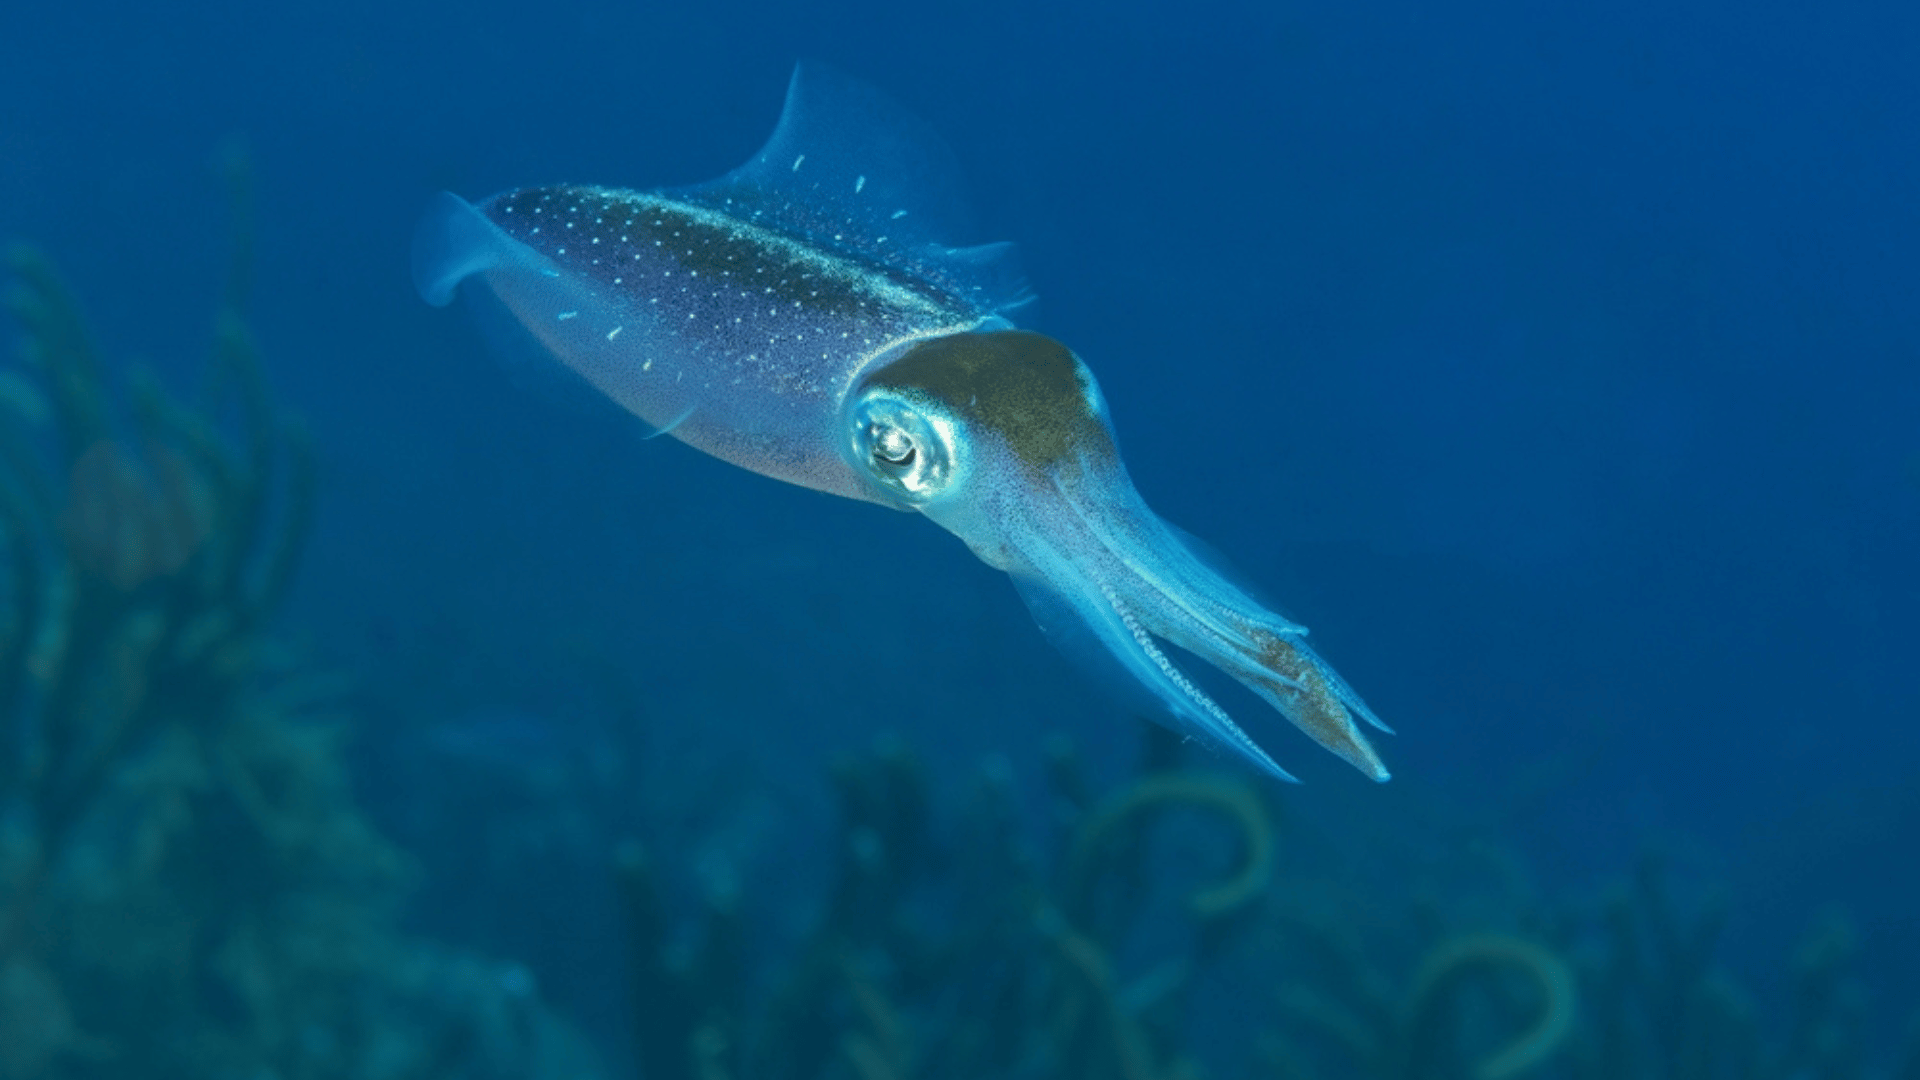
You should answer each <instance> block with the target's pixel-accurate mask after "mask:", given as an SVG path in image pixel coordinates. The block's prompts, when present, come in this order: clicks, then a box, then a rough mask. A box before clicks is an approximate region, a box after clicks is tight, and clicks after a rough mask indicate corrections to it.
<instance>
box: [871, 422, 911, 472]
mask: <svg viewBox="0 0 1920 1080" xmlns="http://www.w3.org/2000/svg"><path fill="white" fill-rule="evenodd" d="M916 453H918V449H917V448H916V447H915V446H914V445H913V440H912V439H911V438H909V437H907V435H906V434H905V433H903V432H901V431H898V430H894V431H888V432H886V433H884V434H882V435H881V436H880V437H879V438H878V439H877V440H875V441H874V446H873V456H874V457H876V458H879V459H880V460H881V461H884V462H886V463H887V464H889V465H901V466H904V465H909V464H912V462H913V457H914V454H916Z"/></svg>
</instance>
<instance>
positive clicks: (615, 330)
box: [607, 326, 626, 341]
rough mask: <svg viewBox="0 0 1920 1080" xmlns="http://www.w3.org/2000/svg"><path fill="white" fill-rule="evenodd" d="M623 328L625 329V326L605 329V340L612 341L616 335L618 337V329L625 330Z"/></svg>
mask: <svg viewBox="0 0 1920 1080" xmlns="http://www.w3.org/2000/svg"><path fill="white" fill-rule="evenodd" d="M625 329H626V327H624V326H616V327H614V328H613V329H611V330H609V331H607V340H608V341H612V340H613V339H614V338H617V337H619V336H620V331H622V330H625Z"/></svg>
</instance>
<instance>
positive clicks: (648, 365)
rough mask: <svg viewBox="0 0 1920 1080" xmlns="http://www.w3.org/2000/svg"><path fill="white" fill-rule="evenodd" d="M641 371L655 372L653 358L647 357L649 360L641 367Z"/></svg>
mask: <svg viewBox="0 0 1920 1080" xmlns="http://www.w3.org/2000/svg"><path fill="white" fill-rule="evenodd" d="M640 370H641V371H652V370H653V357H651V356H649V357H647V359H646V362H645V363H643V364H641V365H640Z"/></svg>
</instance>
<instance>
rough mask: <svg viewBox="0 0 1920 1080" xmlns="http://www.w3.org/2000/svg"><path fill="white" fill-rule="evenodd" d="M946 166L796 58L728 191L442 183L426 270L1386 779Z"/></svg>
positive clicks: (634, 394) (819, 484)
mask: <svg viewBox="0 0 1920 1080" xmlns="http://www.w3.org/2000/svg"><path fill="white" fill-rule="evenodd" d="M953 175H954V170H953V168H952V162H951V161H950V160H949V156H948V154H947V152H946V151H945V149H944V147H943V146H942V145H941V144H940V143H939V141H938V140H937V139H936V138H934V137H933V136H931V135H930V134H928V133H927V132H926V131H925V129H924V128H923V127H922V126H921V125H920V124H919V122H918V121H916V120H914V119H913V118H912V117H909V116H907V115H905V114H903V113H901V112H899V111H898V110H897V109H896V108H895V107H894V106H892V105H891V104H889V103H888V102H886V100H885V99H883V98H881V97H880V96H879V95H877V94H875V93H874V92H873V91H871V90H869V89H867V88H865V87H864V86H862V85H860V84H858V83H856V82H854V81H852V80H850V79H847V78H846V77H844V76H840V75H837V74H835V73H833V72H831V71H822V70H818V69H813V68H806V67H803V68H802V69H800V70H798V71H796V72H795V73H794V78H793V83H792V86H791V88H790V89H789V92H788V97H787V107H786V110H785V112H784V113H783V115H782V117H781V120H780V125H779V127H778V128H777V129H776V130H775V132H774V135H773V138H772V139H771V140H769V142H768V143H767V145H766V147H765V148H763V149H762V150H761V152H760V153H759V154H758V155H756V156H755V157H754V159H753V160H752V161H749V162H748V163H747V164H746V165H744V166H742V167H741V168H739V169H736V170H734V171H733V172H732V173H729V174H728V175H727V176H725V177H722V178H721V179H719V180H716V181H713V182H711V183H708V184H702V185H698V186H696V187H691V188H682V189H671V190H665V191H657V192H639V191H627V190H621V189H612V188H600V187H547V188H527V189H521V190H518V191H510V192H507V193H504V194H501V195H496V196H494V197H492V198H490V199H487V200H485V201H484V202H482V203H480V204H479V205H478V206H473V205H470V204H468V203H466V202H465V201H463V200H461V199H459V198H458V197H456V196H453V195H441V196H440V197H439V198H438V200H437V201H436V202H435V204H434V205H433V207H432V208H431V210H430V211H429V213H428V215H427V218H426V220H425V221H423V222H422V224H421V227H420V230H419V233H418V235H417V236H416V238H415V242H414V278H415V282H416V284H417V285H418V286H419V289H420V292H421V295H423V296H424V297H425V298H426V299H427V300H428V301H429V302H430V303H433V304H436V305H438V304H446V303H448V302H449V301H451V300H452V299H453V297H454V296H455V295H456V292H458V293H460V294H463V295H466V296H467V297H468V298H469V299H470V300H472V301H474V302H475V303H476V304H477V305H478V306H479V307H480V308H481V309H482V311H483V312H485V313H486V314H487V315H489V316H491V318H490V321H491V323H492V325H493V326H494V327H495V328H496V329H504V332H505V335H506V336H507V337H510V338H517V339H519V341H520V344H521V345H523V346H525V345H531V346H532V347H533V348H534V351H536V352H538V353H540V354H542V355H544V356H547V357H550V358H552V359H553V360H556V361H558V362H559V363H560V364H561V365H563V366H564V367H565V368H566V369H567V370H569V371H571V372H573V373H575V374H577V375H578V376H579V377H581V378H583V379H584V380H585V381H586V382H587V383H589V384H590V385H592V386H593V387H595V388H596V389H598V390H599V391H600V392H602V393H604V394H606V395H607V396H608V397H610V398H612V399H613V400H614V401H616V402H618V403H619V404H620V405H622V406H624V407H625V408H626V409H628V410H629V411H631V412H633V413H634V414H636V415H638V416H639V417H640V418H641V419H643V420H645V421H646V422H647V423H649V424H651V425H653V426H654V427H656V428H658V429H659V430H660V431H662V432H664V433H669V434H671V435H672V436H673V437H674V438H677V439H679V440H681V441H682V442H685V443H687V444H688V445H690V446H693V447H695V448H696V449H699V450H703V451H705V452H707V453H709V454H712V455H714V456H715V457H718V458H720V459H722V460H725V461H729V462H732V463H733V464H735V465H738V466H740V467H742V468H745V469H751V470H752V471H754V472H757V473H762V474H765V475H767V476H771V477H774V478H776V479H780V480H785V481H788V482H789V483H794V484H799V485H802V486H804V487H810V488H814V489H817V490H820V491H826V492H831V493H833V494H835V495H844V496H847V497H848V498H854V499H865V500H869V501H872V502H877V503H882V504H884V505H887V506H892V507H895V508H898V509H902V510H913V511H919V512H920V513H923V514H925V515H926V516H927V517H929V518H931V519H932V520H933V521H934V522H936V523H938V524H939V525H940V526H942V527H943V528H945V529H947V530H948V531H950V532H952V533H953V534H954V535H956V536H958V537H960V539H961V540H963V541H965V542H966V544H967V545H968V547H970V548H972V549H973V551H974V553H975V554H976V555H978V556H979V557H980V558H981V559H982V560H984V561H985V562H987V563H988V564H989V565H991V566H995V567H998V568H1000V569H1002V570H1005V571H1006V572H1007V573H1008V574H1009V575H1011V576H1012V578H1013V580H1014V583H1015V585H1016V586H1017V587H1018V588H1019V590H1020V593H1021V595H1022V596H1023V597H1024V598H1025V599H1026V600H1027V602H1028V605H1029V606H1030V607H1031V608H1032V610H1033V612H1034V615H1035V617H1036V618H1037V619H1038V620H1039V622H1040V624H1041V626H1042V628H1043V629H1044V630H1046V631H1047V632H1048V634H1049V635H1050V636H1051V637H1052V638H1053V639H1054V640H1055V642H1056V643H1057V644H1059V645H1060V646H1061V647H1062V649H1063V650H1064V651H1066V652H1068V653H1069V654H1070V655H1073V656H1074V657H1075V658H1077V659H1080V660H1082V661H1084V662H1086V663H1089V664H1091V665H1093V666H1094V667H1095V668H1097V669H1098V670H1099V671H1100V672H1101V674H1102V676H1103V677H1104V678H1105V680H1106V681H1107V682H1108V683H1109V685H1111V686H1112V687H1113V688H1114V689H1116V690H1119V691H1121V692H1122V693H1123V694H1124V695H1126V696H1129V697H1130V698H1132V699H1133V700H1134V701H1136V702H1140V703H1143V704H1145V705H1146V706H1147V711H1149V712H1150V713H1152V714H1153V715H1155V716H1156V718H1157V719H1160V720H1162V721H1163V722H1165V723H1167V724H1169V726H1172V727H1173V728H1175V729H1176V730H1179V731H1182V732H1184V733H1187V734H1190V735H1193V736H1195V737H1198V738H1200V739H1202V740H1203V741H1206V742H1208V743H1210V744H1214V745H1217V746H1222V747H1225V748H1228V749H1230V750H1232V751H1234V752H1236V753H1238V754H1240V755H1242V756H1243V757H1245V758H1246V759H1247V760H1249V761H1251V762H1252V763H1254V764H1255V765H1257V766H1258V767H1260V768H1261V769H1264V770H1266V771H1268V772H1270V773H1272V774H1274V775H1276V776H1280V777H1287V774H1286V772H1285V771H1284V770H1282V769H1281V768H1280V767H1279V766H1278V765H1277V764H1275V763H1274V761H1273V759H1272V758H1270V757H1268V756H1267V754H1266V752H1265V751H1264V750H1262V749H1261V748H1260V747H1259V746H1258V745H1257V744H1256V743H1254V741H1253V740H1252V739H1251V738H1249V737H1248V736H1247V735H1246V733H1245V732H1243V731H1242V730H1241V729H1240V728H1239V726H1238V725H1236V724H1235V723H1234V722H1233V721H1232V720H1231V719H1230V718H1228V716H1227V714H1226V712H1225V711H1224V710H1222V709H1221V708H1220V707H1219V706H1218V705H1217V704H1215V703H1214V702H1213V701H1212V700H1211V699H1210V698H1209V697H1208V696H1207V695H1206V694H1204V693H1203V692H1202V691H1201V690H1200V689H1199V688H1198V687H1196V686H1195V685H1194V684H1193V683H1192V682H1191V681H1189V680H1188V679H1187V677H1186V676H1185V675H1183V674H1182V673H1181V672H1180V671H1179V670H1178V669H1177V668H1176V667H1175V666H1174V664H1173V663H1172V661H1171V660H1170V659H1169V658H1168V657H1167V655H1166V654H1165V652H1163V651H1162V649H1161V647H1160V645H1159V642H1161V641H1165V642H1171V643H1172V644H1174V645H1177V646H1179V647H1180V648H1183V649H1185V650H1187V651H1188V652H1190V653H1193V654H1194V655H1196V656H1199V657H1201V658H1202V659H1204V660H1207V661H1208V662H1210V663H1212V664H1214V665H1215V666H1217V667H1219V668H1220V669H1221V670H1223V671H1225V672H1227V673H1228V674H1230V675H1232V676H1233V677H1234V678H1236V679H1238V680H1239V681H1240V682H1241V683H1243V684H1245V685H1246V686H1247V687H1249V688H1250V689H1252V690H1253V691H1254V692H1255V693H1256V694H1258V695H1259V696H1261V697H1262V698H1264V699H1265V700H1266V701H1267V702H1268V703H1269V704H1271V705H1272V706H1273V707H1275V708H1276V709H1278V710H1279V711H1280V712H1281V713H1282V714H1284V715H1285V716H1286V717H1287V719H1289V720H1291V721H1292V722H1293V723H1294V724H1295V725H1296V726H1298V727H1299V728H1300V729H1301V730H1303V731H1305V732H1307V733H1308V734H1309V735H1311V736H1312V737H1313V738H1314V739H1315V740H1316V741H1318V742H1319V743H1320V744H1321V745H1323V746H1325V747H1327V748H1328V749H1329V750H1332V751H1333V752H1334V753H1336V754H1339V755H1340V756H1342V757H1344V758H1345V759H1346V760H1348V761H1349V762H1351V763H1353V764H1354V765H1355V766H1356V767H1358V768H1359V769H1360V770H1361V771H1362V772H1364V773H1366V774H1367V775H1368V776H1371V777H1373V778H1374V779H1376V780H1385V779H1386V778H1387V770H1386V768H1385V766H1383V765H1382V764H1381V762H1380V759H1379V757H1378V756H1377V755H1376V754H1375V753H1374V751H1373V748H1372V747H1371V746H1370V745H1369V744H1368V742H1367V739H1366V737H1365V736H1364V735H1363V734H1362V733H1361V731H1360V728H1359V726H1358V725H1357V724H1356V722H1355V720H1356V718H1358V719H1361V720H1364V721H1366V722H1367V723H1369V724H1372V725H1373V726H1375V727H1378V728H1380V729H1381V730H1386V729H1385V727H1384V725H1382V724H1381V723H1380V721H1379V720H1378V719H1377V718H1375V717H1374V715H1373V714H1372V712H1371V711H1369V710H1368V709H1367V707H1366V705H1365V704H1363V703H1362V702H1361V700H1360V698H1359V697H1358V696H1357V695H1356V694H1355V693H1354V692H1353V691H1352V690H1351V689H1350V688H1348V686H1347V685H1346V683H1345V682H1343V681H1342V680H1341V679H1340V677H1339V676H1338V675H1336V674H1335V673H1334V672H1333V670H1332V669H1331V668H1330V667H1328V666H1327V664H1326V663H1325V662H1324V661H1322V660H1321V659H1320V658H1319V657H1318V656H1317V655H1315V654H1314V652H1313V651H1312V650H1311V649H1310V648H1308V647H1307V644H1306V642H1305V635H1306V630H1305V629H1304V628H1302V627H1300V626H1298V625H1295V624H1294V623H1291V622H1289V621H1287V620H1286V619H1284V618H1281V617H1280V616H1278V615H1276V614H1274V613H1272V612H1270V611H1268V610H1266V609H1265V608H1264V607H1263V606H1262V605H1261V604H1260V603H1259V602H1257V601H1255V600H1254V599H1253V598H1252V597H1250V596H1248V595H1247V594H1246V593H1245V592H1244V591H1242V590H1241V589H1240V588H1238V587H1237V586H1235V585H1234V584H1232V583H1231V582H1230V581H1229V580H1228V579H1227V578H1226V577H1224V576H1222V575H1221V574H1220V573H1219V572H1218V571H1217V570H1216V569H1214V568H1213V567H1212V566H1211V565H1209V564H1208V562H1207V561H1206V560H1205V559H1203V558H1201V557H1199V556H1197V555H1196V554H1195V553H1194V551H1193V549H1192V548H1191V546H1190V545H1189V544H1188V542H1187V541H1186V539H1185V538H1184V537H1183V536H1182V535H1181V534H1180V532H1179V531H1178V530H1176V529H1174V528H1173V527H1172V526H1170V525H1168V524H1166V523H1165V522H1163V521H1161V520H1160V518H1159V517H1158V516H1156V515H1155V514H1154V513H1153V511H1152V510H1150V509H1148V508H1147V505H1146V503H1145V502H1143V501H1142V500H1141V498H1140V496H1139V494H1138V493H1137V492H1136V491H1135V490H1134V487H1133V483H1132V481H1130V480H1129V479H1128V477H1127V471H1126V467H1125V466H1124V464H1122V462H1121V460H1120V456H1119V453H1118V451H1117V449H1116V446H1115V442H1114V436H1113V428H1112V423H1111V420H1110V418H1109V415H1108V412H1107V406H1106V402H1105V401H1104V400H1103V399H1102V397H1101V394H1100V389H1099V386H1098V384H1097V383H1096V382H1095V381H1094V378H1093V373H1092V372H1091V371H1089V370H1088V369H1087V367H1086V365H1085V364H1084V363H1082V362H1081V361H1080V358H1079V357H1078V356H1076V355H1074V353H1073V351H1072V350H1071V349H1068V348H1067V347H1066V346H1065V345H1062V344H1060V343H1059V342H1057V341H1054V340H1053V339H1051V338H1048V337H1045V336H1043V335H1040V334H1036V333H1032V332H1029V331H1025V330H1019V329H1016V328H1015V326H1014V323H1013V321H1012V318H1011V316H1012V314H1013V312H1014V310H1015V309H1016V308H1018V307H1019V306H1020V305H1021V304H1023V303H1024V302H1025V301H1026V300H1027V299H1028V297H1027V293H1026V291H1025V286H1024V283H1023V282H1022V280H1021V277H1020V274H1019V271H1018V268H1017V267H1016V265H1015V264H1014V259H1013V251H1012V248H1011V247H1010V246H1009V245H1004V244H996V245H988V246H985V247H976V248H951V247H947V246H945V245H944V244H942V243H941V242H940V241H941V239H942V238H944V237H951V236H953V235H956V234H957V233H958V231H960V230H962V229H964V224H963V222H962V221H961V217H962V213H961V210H960V205H961V204H960V200H959V199H958V198H957V195H956V190H957V189H956V188H955V186H954V183H953V180H952V177H953ZM502 316H504V318H502ZM1143 692H1144V693H1143Z"/></svg>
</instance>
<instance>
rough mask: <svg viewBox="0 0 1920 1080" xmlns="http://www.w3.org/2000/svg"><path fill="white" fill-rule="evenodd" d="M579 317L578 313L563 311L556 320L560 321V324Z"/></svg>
mask: <svg viewBox="0 0 1920 1080" xmlns="http://www.w3.org/2000/svg"><path fill="white" fill-rule="evenodd" d="M579 316H580V313H579V312H577V311H563V312H561V313H560V314H559V316H558V318H559V319H560V321H561V322H565V321H566V320H568V319H575V318H579Z"/></svg>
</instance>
